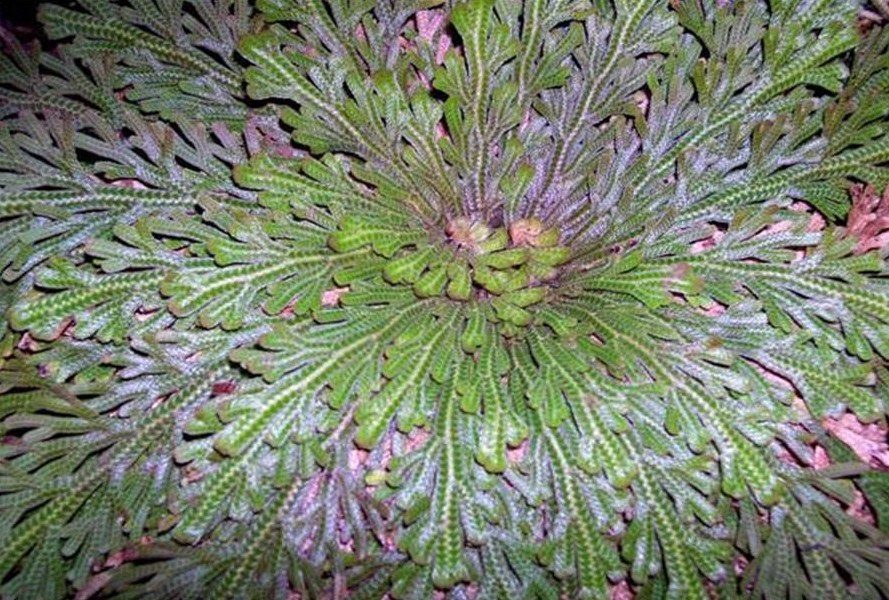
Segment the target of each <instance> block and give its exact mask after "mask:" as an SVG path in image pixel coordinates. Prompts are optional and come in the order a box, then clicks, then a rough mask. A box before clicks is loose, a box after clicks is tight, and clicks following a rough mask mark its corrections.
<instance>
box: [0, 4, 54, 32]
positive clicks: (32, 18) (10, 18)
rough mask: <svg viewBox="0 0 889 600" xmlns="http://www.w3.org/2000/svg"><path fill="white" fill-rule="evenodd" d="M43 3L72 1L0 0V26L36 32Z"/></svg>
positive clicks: (14, 30) (15, 30)
mask: <svg viewBox="0 0 889 600" xmlns="http://www.w3.org/2000/svg"><path fill="white" fill-rule="evenodd" d="M41 4H70V1H69V0H0V26H2V27H5V28H6V29H9V30H12V31H13V32H15V33H19V34H28V33H32V34H33V33H35V30H36V29H37V7H38V6H40V5H41Z"/></svg>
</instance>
